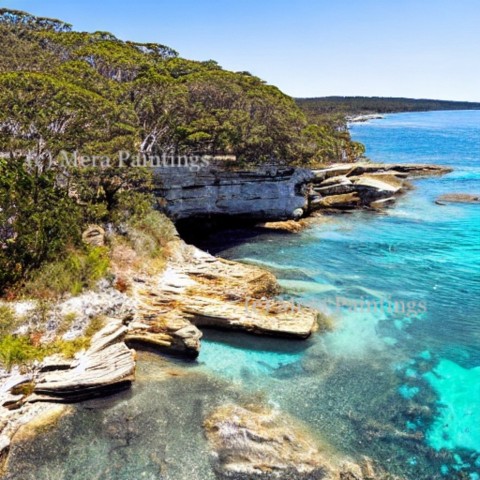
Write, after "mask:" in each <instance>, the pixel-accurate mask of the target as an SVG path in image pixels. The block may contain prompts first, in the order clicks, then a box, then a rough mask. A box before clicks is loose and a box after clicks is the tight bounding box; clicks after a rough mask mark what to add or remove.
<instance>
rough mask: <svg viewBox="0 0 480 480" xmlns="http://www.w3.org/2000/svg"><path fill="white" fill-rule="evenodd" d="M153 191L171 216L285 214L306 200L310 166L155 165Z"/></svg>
mask: <svg viewBox="0 0 480 480" xmlns="http://www.w3.org/2000/svg"><path fill="white" fill-rule="evenodd" d="M155 175H156V178H157V182H158V188H157V194H158V196H159V197H161V198H162V199H164V208H165V213H166V214H167V215H168V216H170V217H171V218H172V219H174V220H182V219H186V218H202V217H212V216H213V217H215V216H226V215H228V216H238V217H243V218H247V219H254V220H286V219H291V218H294V216H295V214H294V212H295V211H296V210H298V209H305V208H306V206H307V198H306V184H307V183H308V181H309V180H310V179H312V178H313V174H312V172H311V171H309V170H306V169H299V168H292V167H276V166H265V167H260V168H257V169H256V170H255V171H246V170H240V171H238V170H236V171H226V170H223V171H220V170H219V169H218V168H216V167H215V166H213V165H212V166H210V167H207V168H202V169H201V170H199V171H198V172H191V171H190V170H189V169H188V168H157V169H156V170H155Z"/></svg>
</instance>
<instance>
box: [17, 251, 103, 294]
mask: <svg viewBox="0 0 480 480" xmlns="http://www.w3.org/2000/svg"><path fill="white" fill-rule="evenodd" d="M109 264H110V260H109V255H108V249H107V248H106V247H88V248H85V249H84V250H80V249H76V250H72V251H68V252H67V253H66V254H65V256H64V258H61V259H58V260H54V261H51V262H49V263H46V264H45V265H43V266H42V267H41V268H40V269H38V270H36V271H35V272H33V273H32V275H31V278H30V279H29V280H28V281H27V283H26V285H25V286H24V289H23V291H24V293H25V294H26V295H29V296H32V297H36V298H55V297H58V296H61V295H64V294H67V293H69V294H72V295H78V294H79V293H81V292H82V290H83V289H84V288H89V287H93V286H94V285H95V283H96V282H97V281H98V280H100V279H101V278H103V277H104V276H105V275H106V273H107V271H108V268H109Z"/></svg>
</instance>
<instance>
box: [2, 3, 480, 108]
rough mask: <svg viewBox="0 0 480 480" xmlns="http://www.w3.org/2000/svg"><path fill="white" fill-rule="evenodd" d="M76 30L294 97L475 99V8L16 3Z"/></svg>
mask: <svg viewBox="0 0 480 480" xmlns="http://www.w3.org/2000/svg"><path fill="white" fill-rule="evenodd" d="M1 4H2V6H3V7H9V8H16V9H20V10H27V11H29V12H31V13H34V14H37V15H41V16H50V17H56V18H61V19H63V20H66V21H68V22H70V23H72V24H73V25H74V27H75V28H76V29H78V30H86V31H95V30H106V31H110V32H112V33H114V34H115V35H117V36H118V37H120V38H123V39H131V40H137V41H153V42H158V43H163V44H166V45H169V46H171V47H173V48H175V49H176V50H178V51H179V52H180V54H181V55H182V56H184V57H187V58H192V59H197V60H208V59H214V60H217V61H218V62H219V63H220V64H221V65H222V66H223V67H224V68H227V69H231V70H248V71H250V72H252V73H254V74H256V75H258V76H260V77H262V78H263V79H265V80H266V81H268V82H269V83H272V84H275V85H278V86H279V87H280V88H281V89H282V90H283V91H285V92H286V93H288V94H290V95H293V96H302V97H305V96H324V95H372V96H373V95H379V96H406V97H416V98H439V99H452V100H471V101H480V1H479V0H328V1H325V0H236V1H235V0H168V1H167V0H156V1H155V0H135V1H129V2H125V1H121V0H116V1H114V0H95V1H94V0H81V1H69V0H63V1H60V0H48V1H44V2H40V1H38V0H36V1H35V0H17V1H15V0H12V1H3V2H1Z"/></svg>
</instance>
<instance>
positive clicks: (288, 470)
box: [204, 405, 338, 480]
mask: <svg viewBox="0 0 480 480" xmlns="http://www.w3.org/2000/svg"><path fill="white" fill-rule="evenodd" d="M204 427H205V433H206V436H207V438H208V441H209V444H210V446H211V448H212V461H213V463H214V467H215V470H216V473H217V475H218V476H219V478H221V479H230V478H233V479H236V480H257V479H258V480H260V479H262V480H263V479H266V480H267V479H285V480H287V479H288V480H303V479H305V480H307V479H308V480H316V479H318V480H321V479H325V480H327V479H329V480H333V479H334V478H336V477H335V476H334V468H333V467H332V465H331V464H330V460H329V459H328V457H325V456H324V455H322V454H321V453H320V452H319V449H318V447H317V445H316V444H315V442H314V440H313V438H312V437H311V436H310V435H309V434H308V433H306V432H304V431H302V429H301V428H300V427H299V426H298V425H295V424H294V422H293V420H292V419H291V418H289V417H288V416H287V415H285V414H283V413H281V412H279V411H277V410H271V409H268V408H262V407H250V408H242V407H240V406H237V405H225V406H222V407H220V408H218V409H217V410H216V411H215V412H213V414H212V415H211V416H210V417H208V418H207V420H206V421H205V423H204ZM337 478H338V477H337Z"/></svg>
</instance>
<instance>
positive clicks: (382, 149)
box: [200, 111, 480, 479]
mask: <svg viewBox="0 0 480 480" xmlns="http://www.w3.org/2000/svg"><path fill="white" fill-rule="evenodd" d="M352 135H353V137H354V138H355V139H356V140H359V141H361V142H363V143H365V144H366V146H367V154H368V156H369V157H370V158H372V159H373V160H375V161H380V162H410V163H437V164H442V165H449V166H452V167H453V168H454V169H455V171H454V173H452V174H449V175H447V176H445V177H441V178H429V179H422V180H418V181H416V182H415V186H416V189H415V190H414V191H412V192H410V193H409V194H408V195H407V196H405V197H404V198H402V199H401V200H400V202H399V203H398V205H397V206H396V207H395V208H393V209H391V210H389V211H388V212H387V213H386V214H385V215H376V214H370V213H355V214H351V215H344V216H340V217H336V218H332V219H331V221H330V222H328V223H326V224H322V225H319V226H316V227H314V228H312V229H309V230H308V231H306V232H304V233H302V234H301V235H299V236H286V235H262V236H260V237H256V238H255V239H253V240H248V241H247V242H246V243H243V244H241V245H240V246H234V247H232V248H227V249H223V250H222V249H220V251H219V253H220V254H221V255H223V256H226V257H228V258H232V259H238V260H246V261H249V262H254V263H255V262H256V263H258V264H259V265H263V266H269V267H270V268H271V269H272V270H273V271H274V272H275V273H276V274H277V276H278V277H279V278H280V283H281V284H282V285H283V286H284V287H285V288H286V290H287V293H288V294H289V295H290V296H292V297H294V298H295V299H296V300H299V301H301V302H303V303H306V304H309V305H313V306H316V307H318V308H321V309H326V310H327V311H330V312H331V314H332V315H333V316H335V317H336V318H337V321H338V323H337V329H336V331H335V332H333V333H331V334H328V335H326V336H325V337H323V338H322V337H316V338H315V339H314V340H313V341H312V344H311V345H310V346H309V348H307V349H306V350H305V351H304V352H303V354H302V360H301V361H300V362H299V364H300V365H301V367H300V370H301V371H300V372H298V371H295V372H294V373H292V371H294V366H295V365H297V366H298V363H294V364H289V365H284V366H282V367H278V368H276V372H277V376H281V378H282V381H283V376H287V377H288V378H289V381H290V382H291V383H292V384H293V385H294V387H293V389H294V390H296V389H305V401H306V402H307V403H306V404H305V405H304V407H305V406H306V408H307V410H308V411H305V410H304V411H302V412H299V408H297V407H296V405H295V398H291V397H292V396H293V397H295V395H294V394H292V395H290V394H289V393H288V391H287V392H286V391H284V385H283V384H282V382H280V384H279V385H274V386H272V387H270V388H271V391H272V393H271V397H272V398H275V399H277V401H278V402H279V403H280V404H281V405H282V406H283V407H284V408H287V409H289V410H290V411H294V412H295V413H296V414H299V415H300V416H302V417H303V418H304V419H305V420H307V421H308V422H309V423H310V425H312V426H313V427H314V428H317V427H318V430H319V431H322V432H323V434H324V435H326V436H327V438H328V440H330V441H331V442H332V443H334V444H335V445H336V446H337V447H338V449H339V450H343V451H346V452H350V453H353V452H355V450H356V451H357V452H358V451H359V449H360V451H362V453H364V454H367V455H371V456H373V457H375V458H376V459H378V460H379V461H380V462H381V463H383V464H384V465H385V467H387V468H389V467H390V469H391V470H393V471H395V472H396V473H400V474H403V475H406V476H407V477H408V478H412V479H417V478H425V479H431V478H452V479H453V478H460V477H459V475H460V474H461V473H463V474H464V475H465V478H472V479H475V478H477V477H476V475H480V208H479V207H478V206H477V205H449V206H438V205H436V204H435V203H434V200H435V199H436V198H437V197H438V196H439V195H441V194H442V193H451V192H456V193H462V192H463V193H478V192H480V112H478V111H472V112H431V113H414V114H400V115H390V116H387V117H386V118H385V119H382V120H376V121H372V122H369V123H365V124H356V125H354V126H353V127H352ZM355 305H356V307H355ZM372 305H375V306H376V308H373V307H372ZM218 348H219V347H218V344H217V343H215V342H212V343H211V344H210V343H208V344H207V345H205V347H204V351H203V353H202V356H201V357H200V359H201V360H202V359H204V360H205V361H206V363H207V364H213V363H214V362H213V359H212V358H211V355H212V356H215V357H217V358H218V356H221V353H220V352H219V350H218ZM228 348H230V347H225V350H226V355H227V357H228V356H230V352H228ZM270 357H271V353H270V352H267V353H266V354H265V360H266V361H267V362H272V368H273V366H275V365H276V362H279V361H280V360H279V358H280V357H278V358H273V359H271V360H270ZM240 358H245V353H244V351H242V357H240ZM250 360H251V361H252V362H253V365H256V364H257V363H258V361H259V360H258V353H255V355H252V356H251V357H250ZM306 366H308V368H306ZM211 368H214V369H215V370H216V371H218V370H219V369H218V368H217V367H214V366H212V367H211ZM240 368H241V367H240V366H239V365H238V364H237V365H236V367H235V369H231V368H230V367H227V368H225V369H224V371H223V374H224V375H225V376H229V375H230V376H234V377H237V374H236V372H237V371H238V370H239V369H240ZM310 369H311V370H310ZM220 370H221V369H220ZM253 370H255V369H253ZM317 370H318V371H317ZM281 372H283V373H282V374H281ZM220 373H222V372H220ZM257 374H258V375H260V376H261V375H263V372H261V371H258V372H257ZM288 388H292V385H290V386H289V387H287V390H288ZM328 388H332V389H336V390H340V391H341V392H342V393H341V394H339V393H338V392H325V389H328ZM306 390H308V392H306ZM307 399H308V400H307ZM326 399H328V400H327V401H329V403H328V407H327V408H328V409H330V410H329V411H326V406H325V405H324V404H323V402H325V401H326ZM360 404H361V405H360ZM359 405H360V406H359ZM347 411H348V412H351V413H349V414H347V413H346V412H347ZM347 415H351V417H352V419H351V421H348V419H345V416H347ZM319 416H321V417H322V418H323V419H325V420H326V421H327V424H326V425H325V424H322V422H321V421H320V420H319V419H318V417H319ZM339 428H340V429H341V430H342V432H344V434H345V435H344V436H343V437H342V438H341V439H339V438H338V432H337V431H336V430H337V429H339ZM369 442H371V443H370V445H368V446H367V445H366V444H368V443H369ZM362 445H363V448H362Z"/></svg>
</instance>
